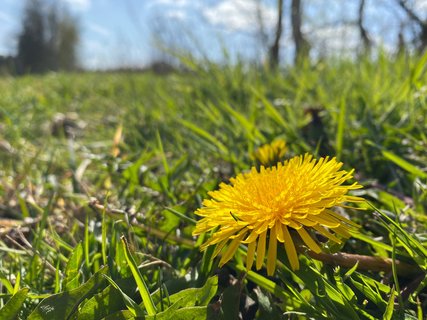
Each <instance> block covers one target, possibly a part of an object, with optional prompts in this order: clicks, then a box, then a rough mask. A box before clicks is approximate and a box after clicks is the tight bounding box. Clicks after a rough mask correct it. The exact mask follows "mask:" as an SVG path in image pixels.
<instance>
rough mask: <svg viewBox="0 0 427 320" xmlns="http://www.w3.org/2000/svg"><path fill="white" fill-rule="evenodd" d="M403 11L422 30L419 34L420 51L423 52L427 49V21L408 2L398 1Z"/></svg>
mask: <svg viewBox="0 0 427 320" xmlns="http://www.w3.org/2000/svg"><path fill="white" fill-rule="evenodd" d="M397 2H398V4H399V5H400V7H401V8H402V9H403V11H405V12H406V14H407V15H408V17H409V18H410V19H411V21H413V22H414V23H415V24H416V25H417V26H418V28H419V29H420V31H419V33H418V39H417V40H418V49H419V50H420V51H421V52H422V51H424V50H425V49H426V48H427V20H423V19H422V18H420V16H418V15H417V14H416V13H415V11H414V10H413V9H412V8H411V7H410V6H409V5H408V2H407V1H406V0H397Z"/></svg>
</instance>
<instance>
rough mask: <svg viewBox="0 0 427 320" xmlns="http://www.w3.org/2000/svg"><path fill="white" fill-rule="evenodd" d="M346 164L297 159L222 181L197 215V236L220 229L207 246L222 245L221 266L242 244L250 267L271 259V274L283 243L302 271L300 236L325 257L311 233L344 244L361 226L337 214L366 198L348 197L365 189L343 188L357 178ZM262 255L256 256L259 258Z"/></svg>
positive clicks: (217, 250)
mask: <svg viewBox="0 0 427 320" xmlns="http://www.w3.org/2000/svg"><path fill="white" fill-rule="evenodd" d="M342 165H343V164H342V163H341V162H337V160H336V159H335V158H332V159H330V158H329V157H326V158H320V159H319V160H316V159H314V158H313V157H312V156H311V155H308V154H306V155H305V156H297V157H294V158H292V159H290V160H288V161H285V162H284V163H278V164H277V166H274V167H271V168H265V167H263V166H261V168H260V170H259V171H258V170H257V169H255V168H252V170H251V171H250V172H248V173H243V174H239V175H237V177H236V178H232V179H230V182H231V184H225V183H221V184H220V186H219V190H217V191H211V192H209V196H210V197H211V199H206V200H204V201H203V207H202V208H200V209H198V210H197V211H196V214H197V215H199V216H201V217H203V218H202V219H201V220H199V221H198V222H197V225H196V228H195V230H194V232H193V234H194V235H199V234H201V233H204V232H208V231H211V230H214V232H213V234H212V236H211V237H210V238H209V239H208V240H207V241H206V242H205V243H204V244H203V245H202V246H201V250H205V249H206V248H207V247H208V246H213V245H216V248H215V250H214V253H213V257H215V256H217V255H218V254H219V253H222V257H221V260H220V263H219V264H220V266H222V265H224V264H225V263H226V262H228V261H229V260H230V259H231V258H232V257H233V255H234V254H235V252H236V250H237V248H238V247H239V245H240V244H242V243H243V244H246V245H247V247H248V251H247V258H246V268H247V270H250V269H251V268H252V265H253V263H254V261H255V266H256V268H257V269H261V267H262V265H263V263H264V260H265V258H266V259H267V273H268V274H269V275H272V274H273V273H274V270H275V268H276V257H277V246H278V243H279V245H280V244H283V245H284V247H285V251H286V254H287V256H288V260H289V262H290V265H291V268H292V269H293V270H297V269H298V268H299V260H298V255H297V250H296V247H295V244H294V240H293V236H294V235H296V234H298V235H299V237H300V238H301V239H302V241H303V243H304V244H305V245H306V246H307V247H308V248H309V249H310V250H312V251H314V252H316V253H319V252H321V248H320V246H319V244H318V243H317V242H316V240H314V239H313V238H312V236H311V235H310V233H312V232H317V233H319V234H321V235H323V236H324V237H326V238H328V239H330V240H332V241H334V242H336V243H341V239H340V238H349V237H350V236H351V234H350V232H351V231H352V230H353V229H355V228H357V227H358V225H357V224H355V223H354V222H352V221H350V220H348V219H346V218H344V217H342V216H341V215H339V214H337V213H335V212H334V211H332V210H331V208H332V207H335V206H339V207H345V205H344V203H346V202H353V203H356V202H362V201H364V199H363V198H360V197H355V196H350V195H347V192H348V191H349V190H354V189H359V188H361V187H362V186H361V185H359V184H358V183H357V182H354V183H353V184H349V185H343V183H344V182H346V181H347V180H349V179H351V178H352V174H353V171H354V170H351V171H349V172H348V171H345V170H340V169H341V167H342ZM255 254H256V257H255Z"/></svg>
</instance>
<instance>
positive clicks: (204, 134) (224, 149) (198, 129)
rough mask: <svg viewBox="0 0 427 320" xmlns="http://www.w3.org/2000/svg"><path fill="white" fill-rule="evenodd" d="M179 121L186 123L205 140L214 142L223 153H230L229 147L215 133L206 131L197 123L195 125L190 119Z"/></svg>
mask: <svg viewBox="0 0 427 320" xmlns="http://www.w3.org/2000/svg"><path fill="white" fill-rule="evenodd" d="M179 122H180V123H181V124H182V125H184V126H185V127H186V128H187V129H190V130H191V131H192V132H193V133H194V134H196V135H197V136H199V137H201V138H203V139H204V140H206V141H208V142H210V143H211V144H213V145H214V146H215V147H216V148H217V149H218V150H219V151H221V152H222V153H223V154H227V153H228V150H227V147H226V146H225V145H224V144H222V142H221V141H219V140H218V139H217V138H215V137H214V136H213V135H211V134H210V133H209V132H207V131H205V130H204V129H202V128H201V127H199V126H197V125H195V124H193V123H191V122H189V121H186V120H183V119H181V120H180V121H179Z"/></svg>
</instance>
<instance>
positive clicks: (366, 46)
mask: <svg viewBox="0 0 427 320" xmlns="http://www.w3.org/2000/svg"><path fill="white" fill-rule="evenodd" d="M365 2H366V1H365V0H360V3H359V16H358V19H357V25H358V27H359V32H360V38H361V40H362V44H363V50H364V52H369V51H370V49H371V46H372V43H371V39H370V38H369V34H368V31H367V30H366V28H365V26H364V25H363V22H364V21H363V20H364V19H363V15H364V11H365Z"/></svg>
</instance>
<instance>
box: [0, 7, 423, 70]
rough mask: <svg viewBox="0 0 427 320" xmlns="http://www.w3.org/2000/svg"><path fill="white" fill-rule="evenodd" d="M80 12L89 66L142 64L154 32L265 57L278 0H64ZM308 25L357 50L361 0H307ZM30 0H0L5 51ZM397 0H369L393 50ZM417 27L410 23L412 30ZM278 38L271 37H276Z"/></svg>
mask: <svg viewBox="0 0 427 320" xmlns="http://www.w3.org/2000/svg"><path fill="white" fill-rule="evenodd" d="M57 1H58V2H61V3H64V4H66V5H67V6H68V7H69V9H70V11H71V13H72V14H73V15H74V16H75V17H76V18H77V19H78V22H79V26H80V31H81V40H80V46H79V57H80V61H81V64H82V65H83V66H84V67H87V68H92V69H103V68H111V67H117V66H142V65H145V64H147V63H149V62H150V61H152V60H155V59H156V57H158V54H159V51H158V50H157V49H156V47H155V45H154V39H155V38H156V37H157V38H160V39H163V40H164V41H165V42H167V43H168V45H170V46H172V47H175V48H177V47H184V48H188V49H191V50H192V51H193V52H195V53H196V54H198V55H205V56H207V57H209V58H211V59H216V60H221V59H223V58H224V50H223V48H226V50H227V52H228V53H229V55H230V56H231V59H234V58H235V57H236V56H237V55H239V56H242V57H244V58H248V59H254V60H255V59H260V57H262V56H263V55H265V52H266V50H265V47H263V46H262V40H261V37H260V32H259V23H257V21H259V19H257V14H256V13H257V12H260V13H261V16H262V21H263V25H264V28H265V30H266V33H267V34H268V35H270V36H271V35H272V28H273V27H274V22H275V15H276V13H275V3H276V1H275V0H260V1H258V3H259V7H258V11H257V6H256V3H257V1H256V0H121V1H117V0H57ZM409 2H410V4H411V5H413V7H414V8H415V10H416V11H417V12H419V13H420V15H421V16H423V17H426V16H427V15H426V14H425V12H427V0H412V1H409ZM303 3H304V10H305V11H304V14H305V24H304V31H305V33H306V35H307V37H308V38H309V39H310V41H311V42H312V44H313V47H314V50H317V51H318V52H322V51H325V52H328V53H345V52H351V51H352V50H354V48H355V47H357V45H358V31H357V28H355V26H354V25H351V23H349V22H351V21H354V20H355V19H356V17H357V4H358V0H356V1H355V0H306V1H304V2H303ZM24 4H25V0H0V25H1V26H2V27H1V28H0V55H7V54H13V53H14V52H15V50H16V41H15V40H14V39H15V38H16V35H17V34H18V33H19V30H20V19H21V13H22V10H23V6H24ZM394 4H395V0H367V8H366V21H367V22H366V24H367V27H368V28H369V30H370V31H371V33H372V34H371V35H372V39H373V40H374V41H375V43H376V44H377V45H382V46H384V47H386V48H389V49H390V50H393V47H394V44H395V42H396V39H397V31H398V28H399V26H400V25H401V24H402V23H405V21H407V19H406V16H405V15H404V14H403V12H402V11H401V10H400V9H399V8H398V7H397V6H396V5H394ZM288 6H289V1H287V0H285V15H286V11H287V10H288ZM286 18H287V16H285V23H284V39H283V41H282V49H283V50H282V52H283V55H284V58H285V60H286V59H290V57H291V55H292V51H293V49H292V45H291V33H290V26H289V21H288V19H286ZM409 31H410V28H409V27H407V32H408V33H409ZM270 41H271V40H270Z"/></svg>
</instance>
